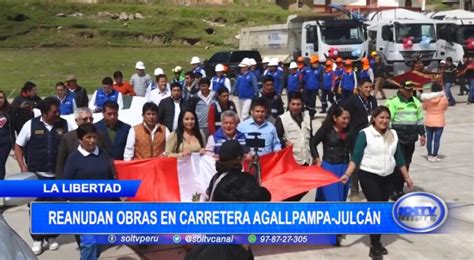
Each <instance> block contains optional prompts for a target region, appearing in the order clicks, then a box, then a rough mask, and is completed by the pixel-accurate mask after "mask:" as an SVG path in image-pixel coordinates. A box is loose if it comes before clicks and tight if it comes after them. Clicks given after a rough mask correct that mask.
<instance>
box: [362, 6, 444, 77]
mask: <svg viewBox="0 0 474 260" xmlns="http://www.w3.org/2000/svg"><path fill="white" fill-rule="evenodd" d="M397 11H398V13H399V14H397ZM405 11H407V12H405ZM368 18H369V22H368V23H369V27H368V30H369V33H368V34H369V52H372V51H376V52H377V53H378V54H379V56H380V57H381V58H382V61H383V62H384V63H385V65H386V68H387V72H388V73H389V74H391V75H399V74H402V73H405V72H406V71H408V70H410V67H411V62H412V61H413V59H414V58H415V57H421V60H422V61H423V64H424V65H425V68H426V69H427V70H431V71H434V70H435V69H437V67H438V63H439V61H440V60H441V59H440V58H439V57H438V56H437V52H436V50H437V49H436V48H437V42H436V39H437V37H436V28H435V23H434V22H433V21H432V20H431V19H427V18H426V17H424V16H423V15H422V14H420V13H416V12H412V11H408V10H405V9H401V10H399V9H394V10H386V11H380V12H377V13H374V14H369V16H368ZM427 38H429V39H430V41H429V44H428V45H426V44H422V40H423V39H427ZM407 39H410V43H411V44H410V45H409V46H406V45H405V41H407Z"/></svg>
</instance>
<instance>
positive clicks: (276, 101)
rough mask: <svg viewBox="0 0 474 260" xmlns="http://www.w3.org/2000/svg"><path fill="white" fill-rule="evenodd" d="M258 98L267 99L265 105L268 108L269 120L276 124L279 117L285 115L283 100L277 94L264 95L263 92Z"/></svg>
mask: <svg viewBox="0 0 474 260" xmlns="http://www.w3.org/2000/svg"><path fill="white" fill-rule="evenodd" d="M258 97H262V98H264V99H265V104H266V107H267V119H268V120H269V121H270V122H271V123H272V124H274V123H275V121H276V119H277V118H278V116H280V115H281V114H283V113H285V109H284V108H283V100H282V99H281V97H280V96H279V95H277V94H276V92H273V94H264V93H263V92H258Z"/></svg>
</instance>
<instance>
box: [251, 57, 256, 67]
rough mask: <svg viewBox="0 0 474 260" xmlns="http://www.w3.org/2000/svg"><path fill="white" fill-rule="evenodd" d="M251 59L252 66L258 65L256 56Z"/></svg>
mask: <svg viewBox="0 0 474 260" xmlns="http://www.w3.org/2000/svg"><path fill="white" fill-rule="evenodd" d="M249 61H250V66H254V65H257V61H256V60H255V59H254V58H250V59H249Z"/></svg>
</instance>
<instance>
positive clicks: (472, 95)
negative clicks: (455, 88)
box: [467, 79, 474, 103]
mask: <svg viewBox="0 0 474 260" xmlns="http://www.w3.org/2000/svg"><path fill="white" fill-rule="evenodd" d="M467 101H468V102H470V103H474V79H471V80H470V83H469V96H468V97H467Z"/></svg>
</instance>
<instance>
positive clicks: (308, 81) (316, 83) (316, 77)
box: [303, 66, 323, 90]
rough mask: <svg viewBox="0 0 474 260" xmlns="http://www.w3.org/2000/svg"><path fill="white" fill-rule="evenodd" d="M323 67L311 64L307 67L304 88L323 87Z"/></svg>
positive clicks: (314, 88)
mask: <svg viewBox="0 0 474 260" xmlns="http://www.w3.org/2000/svg"><path fill="white" fill-rule="evenodd" d="M322 74H323V69H322V67H321V66H320V67H318V68H316V69H313V68H312V67H311V66H309V67H305V68H304V70H303V81H304V88H305V89H308V90H319V88H320V87H321V80H322Z"/></svg>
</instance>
